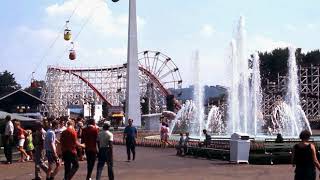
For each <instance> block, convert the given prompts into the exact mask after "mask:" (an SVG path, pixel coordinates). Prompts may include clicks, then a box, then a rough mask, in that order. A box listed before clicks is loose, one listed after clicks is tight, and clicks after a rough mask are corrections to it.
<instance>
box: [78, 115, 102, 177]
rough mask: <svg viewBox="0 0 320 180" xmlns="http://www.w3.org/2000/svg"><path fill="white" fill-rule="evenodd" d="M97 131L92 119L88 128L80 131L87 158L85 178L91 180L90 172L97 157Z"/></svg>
mask: <svg viewBox="0 0 320 180" xmlns="http://www.w3.org/2000/svg"><path fill="white" fill-rule="evenodd" d="M98 133H99V129H98V128H96V126H95V121H94V119H89V120H88V126H87V127H85V128H84V129H83V130H82V142H83V143H84V144H85V146H86V147H85V153H86V157H87V178H86V180H90V179H91V174H92V170H93V168H94V163H95V162H96V157H97V138H98Z"/></svg>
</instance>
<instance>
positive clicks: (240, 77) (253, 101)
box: [227, 17, 262, 136]
mask: <svg viewBox="0 0 320 180" xmlns="http://www.w3.org/2000/svg"><path fill="white" fill-rule="evenodd" d="M245 52H246V50H245V30H244V18H243V17H240V20H239V25H238V29H237V33H236V38H235V40H232V41H231V56H230V60H231V62H232V66H231V67H232V81H231V82H232V85H231V86H230V92H229V101H228V104H229V111H228V117H229V118H228V119H229V123H228V127H227V129H228V133H229V134H231V133H234V132H240V133H246V134H249V135H253V136H256V135H257V133H258V129H260V128H261V123H258V122H260V121H259V119H258V118H259V117H260V116H259V113H260V112H261V99H262V96H261V85H260V81H261V80H260V71H259V56H258V55H257V54H255V55H254V58H253V69H252V70H251V69H250V68H249V65H248V59H247V56H246V53H245ZM251 72H252V74H251ZM250 79H251V86H249V82H250ZM249 110H250V111H249Z"/></svg>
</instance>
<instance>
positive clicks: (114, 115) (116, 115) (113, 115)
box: [112, 114, 124, 117]
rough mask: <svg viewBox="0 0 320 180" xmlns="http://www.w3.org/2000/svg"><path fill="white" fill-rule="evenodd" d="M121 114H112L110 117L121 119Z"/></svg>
mask: <svg viewBox="0 0 320 180" xmlns="http://www.w3.org/2000/svg"><path fill="white" fill-rule="evenodd" d="M123 116H124V115H123V114H112V117H123Z"/></svg>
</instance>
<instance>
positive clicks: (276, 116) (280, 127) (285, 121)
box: [269, 47, 312, 137]
mask: <svg viewBox="0 0 320 180" xmlns="http://www.w3.org/2000/svg"><path fill="white" fill-rule="evenodd" d="M295 52H296V49H295V48H293V47H290V48H289V59H288V76H287V77H288V83H287V94H286V96H285V101H284V102H279V103H278V105H277V106H276V107H275V108H274V111H273V116H272V127H269V132H270V133H281V134H283V135H285V136H290V137H297V136H298V135H299V133H300V132H301V131H302V130H304V129H307V130H309V131H310V132H312V131H311V128H310V124H309V121H308V119H307V117H306V115H305V113H304V111H303V110H302V107H301V105H300V96H299V84H298V70H297V62H296V56H295Z"/></svg>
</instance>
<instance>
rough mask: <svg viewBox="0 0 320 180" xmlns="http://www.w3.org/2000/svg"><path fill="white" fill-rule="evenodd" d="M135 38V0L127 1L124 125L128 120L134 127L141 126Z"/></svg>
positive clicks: (136, 42) (136, 41)
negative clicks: (127, 23) (131, 121)
mask: <svg viewBox="0 0 320 180" xmlns="http://www.w3.org/2000/svg"><path fill="white" fill-rule="evenodd" d="M137 38H138V37H137V15H136V0H129V28H128V54H127V61H128V62H127V89H126V124H127V122H128V119H129V118H130V119H133V124H134V125H135V126H141V112H140V111H141V108H140V89H139V69H138V68H139V67H138V40H137Z"/></svg>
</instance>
